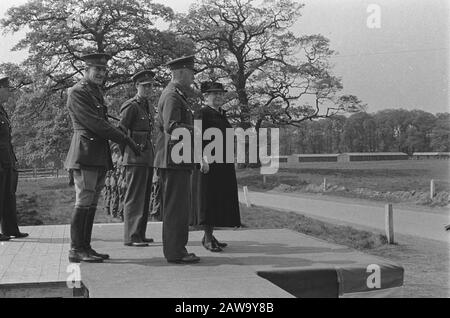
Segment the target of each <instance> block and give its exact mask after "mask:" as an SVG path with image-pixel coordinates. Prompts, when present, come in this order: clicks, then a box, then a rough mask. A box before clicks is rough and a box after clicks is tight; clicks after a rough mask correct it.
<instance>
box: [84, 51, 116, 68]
mask: <svg viewBox="0 0 450 318" xmlns="http://www.w3.org/2000/svg"><path fill="white" fill-rule="evenodd" d="M81 59H82V60H83V61H84V62H85V63H86V65H88V66H100V67H106V66H108V61H109V60H110V59H112V56H111V55H109V54H107V53H92V54H86V55H83V56H82V57H81Z"/></svg>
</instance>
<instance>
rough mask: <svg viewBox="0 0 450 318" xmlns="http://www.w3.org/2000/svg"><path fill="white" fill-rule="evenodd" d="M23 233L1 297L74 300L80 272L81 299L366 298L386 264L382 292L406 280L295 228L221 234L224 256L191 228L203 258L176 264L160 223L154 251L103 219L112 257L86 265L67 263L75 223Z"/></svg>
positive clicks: (2, 247)
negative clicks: (375, 272) (129, 243)
mask: <svg viewBox="0 0 450 318" xmlns="http://www.w3.org/2000/svg"><path fill="white" fill-rule="evenodd" d="M21 230H22V231H25V232H29V233H30V237H29V238H26V239H23V240H13V241H10V242H5V243H2V244H0V298H2V297H50V296H51V297H64V296H66V297H72V296H71V295H70V293H68V292H67V291H68V290H69V289H68V288H67V287H68V285H67V284H66V282H67V280H68V278H73V279H75V278H76V277H78V280H79V281H81V282H82V285H81V286H85V287H86V289H83V288H81V289H82V290H81V291H80V292H79V293H80V295H79V297H82V296H83V295H85V294H87V292H88V293H89V297H91V298H104V297H106V298H109V297H123V298H128V297H138V298H248V297H251V298H267V299H271V298H290V297H294V296H297V297H313V296H314V297H337V296H338V295H344V296H347V295H351V294H354V293H361V292H362V294H357V295H359V296H360V297H364V295H365V293H369V294H370V293H372V292H373V289H372V288H369V287H368V285H367V281H368V280H369V275H371V271H369V270H368V268H369V267H370V266H374V265H375V266H378V267H379V268H380V269H379V270H380V279H381V288H382V290H377V291H383V292H385V291H390V290H398V288H395V287H399V286H402V284H403V275H404V272H403V268H402V267H400V266H398V265H397V264H395V263H393V262H391V261H389V260H384V259H380V258H378V257H375V256H372V255H368V254H364V253H361V252H358V251H355V250H352V249H350V248H347V247H344V246H338V245H334V244H330V243H327V242H324V241H321V240H317V239H314V238H312V237H309V236H306V235H302V234H299V233H296V232H293V231H289V230H226V231H225V230H221V231H216V232H215V235H216V237H217V238H218V239H219V240H221V241H225V242H227V243H229V247H227V248H226V249H225V250H224V251H223V252H222V253H211V252H209V251H207V250H205V249H204V248H203V246H202V245H201V239H202V236H203V233H202V232H198V231H195V232H190V234H189V244H188V250H189V252H193V253H196V254H197V255H198V256H200V257H201V262H200V263H199V264H195V265H176V264H169V263H167V261H166V260H165V258H164V256H163V253H162V243H161V233H162V229H161V224H160V223H150V224H149V228H148V231H147V237H153V238H154V239H155V243H154V244H151V246H150V247H146V248H134V247H126V246H124V245H123V242H122V237H123V225H122V224H105V225H102V224H96V225H95V228H94V232H93V247H94V248H95V249H97V250H98V251H100V252H105V253H109V254H110V255H111V260H108V261H107V262H105V263H103V264H81V266H77V265H71V264H69V263H68V261H67V254H68V249H69V227H68V226H67V225H60V226H36V227H23V228H22V229H21ZM78 272H79V276H76V275H75V276H73V277H72V274H74V273H78ZM30 284H31V285H30ZM72 287H76V284H75V285H74V286H72ZM72 287H71V288H72ZM73 294H74V295H75V291H74V292H73ZM397 296H398V295H397Z"/></svg>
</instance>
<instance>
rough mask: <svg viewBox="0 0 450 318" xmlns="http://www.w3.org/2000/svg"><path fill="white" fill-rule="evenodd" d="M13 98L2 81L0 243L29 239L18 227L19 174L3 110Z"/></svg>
mask: <svg viewBox="0 0 450 318" xmlns="http://www.w3.org/2000/svg"><path fill="white" fill-rule="evenodd" d="M10 96H11V89H10V87H9V78H8V77H3V78H1V79H0V222H1V232H0V241H8V240H10V238H11V236H14V237H15V238H24V237H27V236H28V234H27V233H21V232H20V231H19V227H18V225H17V211H16V189H17V180H18V172H17V170H16V161H17V160H16V156H15V154H14V150H13V146H12V143H11V122H10V120H9V116H8V114H7V113H6V110H5V109H4V108H3V103H5V102H6V101H7V100H8V98H9V97H10Z"/></svg>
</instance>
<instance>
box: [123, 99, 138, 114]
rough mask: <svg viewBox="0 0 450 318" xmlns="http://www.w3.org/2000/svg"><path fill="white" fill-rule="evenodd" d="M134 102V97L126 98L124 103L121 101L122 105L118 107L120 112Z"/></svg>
mask: <svg viewBox="0 0 450 318" xmlns="http://www.w3.org/2000/svg"><path fill="white" fill-rule="evenodd" d="M134 102H136V98H134V97H133V98H131V99H129V100H127V101H126V102H125V103H123V105H122V107H120V112H121V113H123V112H124V111H125V110H127V109H128V108H130V107H131V106H132V105H133V104H134Z"/></svg>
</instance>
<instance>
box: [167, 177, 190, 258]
mask: <svg viewBox="0 0 450 318" xmlns="http://www.w3.org/2000/svg"><path fill="white" fill-rule="evenodd" d="M160 173H161V186H162V188H161V190H162V194H161V198H162V200H161V212H162V218H163V251H164V256H165V258H166V259H167V260H168V261H175V260H179V259H181V258H182V257H184V256H186V255H187V254H188V252H187V250H186V245H187V243H188V239H189V212H190V207H191V203H190V202H191V187H190V180H191V171H190V170H173V169H161V170H160Z"/></svg>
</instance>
